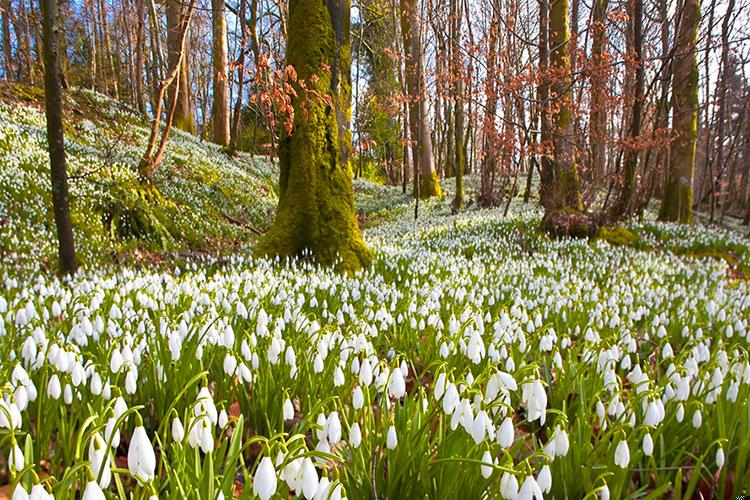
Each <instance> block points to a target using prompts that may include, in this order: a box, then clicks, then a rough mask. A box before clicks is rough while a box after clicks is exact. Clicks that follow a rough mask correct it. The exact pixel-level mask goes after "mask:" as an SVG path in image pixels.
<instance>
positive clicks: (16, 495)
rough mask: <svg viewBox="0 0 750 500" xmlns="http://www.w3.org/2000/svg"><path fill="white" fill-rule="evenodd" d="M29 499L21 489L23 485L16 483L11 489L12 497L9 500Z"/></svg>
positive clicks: (26, 493) (27, 494) (23, 489)
mask: <svg viewBox="0 0 750 500" xmlns="http://www.w3.org/2000/svg"><path fill="white" fill-rule="evenodd" d="M30 498H31V497H30V496H29V493H28V492H27V491H26V489H25V488H24V487H23V483H18V484H17V485H16V487H15V488H13V496H12V497H11V500H29V499H30Z"/></svg>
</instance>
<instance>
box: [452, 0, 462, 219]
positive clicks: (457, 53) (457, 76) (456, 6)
mask: <svg viewBox="0 0 750 500" xmlns="http://www.w3.org/2000/svg"><path fill="white" fill-rule="evenodd" d="M451 6H452V9H451V11H452V17H453V19H452V21H453V37H452V38H453V40H452V42H453V51H452V56H453V61H452V66H453V72H454V90H453V103H454V108H455V110H454V112H453V114H454V116H455V117H456V125H455V136H456V161H455V167H456V169H455V172H454V173H455V175H456V194H455V196H454V198H453V203H452V205H451V206H452V209H453V212H454V213H455V212H457V211H458V210H460V209H461V208H462V207H463V205H464V163H465V158H464V100H463V92H464V88H463V78H464V74H463V61H462V57H461V19H462V18H463V15H462V13H461V1H460V0H452V3H451Z"/></svg>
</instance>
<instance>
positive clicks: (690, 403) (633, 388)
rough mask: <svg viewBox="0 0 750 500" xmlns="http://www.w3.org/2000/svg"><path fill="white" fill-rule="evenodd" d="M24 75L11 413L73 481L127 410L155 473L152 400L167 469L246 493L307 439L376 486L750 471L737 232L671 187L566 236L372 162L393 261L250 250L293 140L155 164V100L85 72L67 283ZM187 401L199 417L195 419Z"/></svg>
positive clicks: (705, 483) (460, 487) (478, 486)
mask: <svg viewBox="0 0 750 500" xmlns="http://www.w3.org/2000/svg"><path fill="white" fill-rule="evenodd" d="M22 92H23V89H15V90H9V89H8V88H2V89H0V96H2V98H0V101H3V102H0V224H1V225H2V226H1V227H0V229H2V230H1V231H0V252H2V255H1V257H0V265H1V266H2V267H1V269H2V273H0V279H2V283H3V287H4V288H3V293H2V295H0V374H2V375H3V380H7V381H9V382H8V383H7V384H5V385H3V386H0V392H2V396H3V398H0V407H4V408H7V407H9V406H8V405H10V406H13V407H14V408H16V407H18V413H14V414H13V415H18V417H14V416H13V415H10V413H8V414H9V415H10V417H9V418H10V420H14V421H15V422H16V423H17V424H18V425H17V427H16V429H15V431H14V432H15V437H14V438H13V439H16V440H17V442H18V443H19V445H20V446H22V447H23V449H24V453H25V454H26V456H27V457H34V458H35V460H34V461H33V462H34V465H33V466H32V467H33V468H35V471H36V472H37V473H38V474H39V475H40V476H45V475H47V474H50V475H53V476H55V479H54V480H53V481H51V488H52V489H53V491H54V492H55V494H56V497H57V498H63V499H64V498H69V497H71V496H72V495H71V492H73V493H75V488H76V486H75V485H76V484H78V485H79V488H80V485H83V484H84V483H85V482H86V481H87V480H88V479H87V475H86V473H85V472H83V471H82V469H81V468H76V467H75V466H76V465H82V464H84V462H85V461H86V458H87V457H86V456H85V453H84V452H83V451H82V450H84V449H85V447H86V446H87V444H86V443H89V442H93V441H94V440H95V439H97V438H96V437H95V436H93V435H92V430H91V429H92V428H96V429H99V430H100V431H101V432H102V433H104V435H105V439H106V438H107V436H108V434H107V433H111V428H110V423H111V424H115V426H116V427H117V428H120V429H121V430H122V436H121V441H120V444H119V446H114V447H113V451H112V453H113V458H114V462H115V463H116V464H117V466H118V467H119V468H117V469H114V470H113V472H112V475H113V476H114V479H113V483H115V484H116V487H117V491H118V494H119V495H120V497H123V495H124V492H125V491H128V490H131V489H137V490H139V491H140V492H142V493H144V494H145V492H146V489H145V486H143V485H141V486H139V485H138V484H137V483H136V481H135V480H134V479H133V478H132V477H130V476H129V475H128V472H127V469H126V468H125V467H127V465H128V458H127V455H128V450H129V443H130V436H131V435H132V430H133V424H134V420H135V419H134V418H130V420H128V421H125V416H126V415H132V413H134V412H138V413H139V414H140V415H141V418H142V420H143V423H144V426H145V428H146V431H147V433H148V436H149V438H150V439H152V440H153V442H154V443H157V442H158V443H159V445H158V451H159V452H158V455H157V456H158V459H157V460H156V467H157V470H156V475H155V479H154V482H153V483H151V486H153V487H154V488H156V489H157V491H159V492H160V496H161V497H164V498H167V497H170V496H169V495H173V496H179V492H178V491H177V486H175V485H190V486H191V487H195V488H199V491H200V492H201V493H200V497H201V498H216V497H217V492H218V491H219V490H221V492H222V494H223V495H224V496H225V497H227V498H229V497H230V496H231V495H232V494H233V493H234V494H240V493H242V492H245V493H246V496H249V485H250V484H251V483H252V482H253V480H254V476H253V474H255V472H254V471H255V470H256V469H255V467H256V464H257V463H258V460H257V459H258V458H259V457H260V456H268V457H271V458H272V459H274V460H275V462H274V463H275V467H276V470H275V473H280V472H281V471H282V470H284V471H285V472H284V474H282V475H281V479H280V480H279V482H278V493H280V494H281V496H282V497H285V495H287V496H288V491H289V490H292V489H295V488H297V490H298V493H299V488H300V484H301V483H300V482H299V481H297V482H295V481H296V480H295V479H294V478H295V477H298V473H299V471H300V470H301V469H300V467H301V465H300V464H301V463H303V462H304V461H305V460H310V457H313V458H314V459H315V461H316V462H315V463H316V464H318V465H317V467H316V466H314V465H313V464H312V462H311V463H310V465H309V467H307V468H306V469H305V471H307V472H305V474H307V475H308V479H310V478H311V477H312V476H311V475H312V474H313V473H314V475H315V485H316V488H319V489H320V491H324V488H326V487H327V488H328V490H325V492H330V490H331V489H332V488H334V487H338V486H334V485H340V486H341V487H342V488H343V489H344V490H345V491H346V493H347V495H348V498H352V499H359V498H372V497H373V496H379V497H388V498H424V497H425V496H426V497H431V498H438V497H439V498H484V497H487V498H496V497H499V496H500V495H501V494H502V495H505V496H508V495H507V493H508V491H509V490H508V488H511V490H512V478H515V479H516V480H517V481H518V484H516V488H518V486H519V484H521V485H522V489H523V488H526V487H527V486H528V488H532V487H533V485H532V484H531V483H529V482H528V480H529V478H536V479H535V481H538V485H539V486H540V487H542V488H544V489H545V490H549V491H551V493H552V494H553V495H554V496H555V497H557V498H564V497H570V498H582V497H583V496H584V495H585V494H586V493H587V492H592V491H600V490H601V489H602V488H603V487H604V485H605V484H606V485H607V487H608V488H609V490H610V491H611V495H612V497H613V498H620V497H624V496H625V494H626V493H632V494H633V496H639V495H642V494H644V493H651V494H652V496H653V497H661V496H672V495H674V496H677V497H679V496H683V495H684V496H685V497H687V498H690V497H691V496H692V495H693V494H697V493H696V492H700V493H701V494H703V495H704V497H711V496H718V497H724V495H725V494H726V495H729V494H730V493H734V494H739V493H743V492H744V493H747V492H748V490H749V489H750V465H749V464H750V456H749V455H750V414H748V411H750V410H748V408H749V407H748V405H747V401H748V398H749V397H750V363H749V362H748V355H747V344H748V342H749V341H750V324H749V323H750V280H748V277H749V276H750V239H748V238H747V237H746V236H744V235H742V234H740V233H739V232H737V231H732V230H727V229H721V228H708V227H704V226H702V225H699V224H695V225H693V226H681V225H674V224H663V223H658V222H655V221H654V220H653V214H651V213H649V214H647V217H646V220H644V221H640V222H636V221H634V222H631V223H628V224H625V225H623V226H621V227H617V228H607V229H604V230H602V231H601V232H600V233H599V237H598V238H595V239H592V240H572V239H560V240H553V239H550V238H549V237H548V236H547V235H546V234H544V233H542V232H540V231H539V230H538V225H539V221H540V219H541V210H540V209H539V207H538V204H536V203H530V204H527V205H524V204H522V203H521V202H520V201H514V202H513V203H512V204H511V205H510V207H509V210H508V214H507V215H503V213H502V210H499V209H481V210H480V209H477V208H476V207H473V206H469V207H467V208H466V209H465V210H463V211H461V212H460V213H459V214H457V215H453V214H451V212H450V194H451V190H452V183H451V182H450V181H449V182H445V183H444V188H445V190H446V192H447V194H446V197H445V198H444V199H442V200H429V201H425V202H422V203H420V205H419V210H420V214H419V218H418V219H417V220H415V219H414V217H413V210H414V205H413V203H412V202H411V201H410V197H409V196H408V195H403V194H401V191H400V189H399V188H390V187H385V186H380V185H377V184H373V183H371V182H368V181H364V180H357V181H355V199H356V205H357V210H358V212H359V214H360V215H359V217H360V223H361V225H362V226H363V227H364V230H363V233H364V238H365V241H366V243H367V244H368V245H369V246H370V248H372V249H373V251H374V255H375V258H374V263H373V266H372V267H371V268H368V269H366V270H364V271H362V272H361V273H359V274H357V275H354V276H343V275H339V274H337V273H334V272H332V271H331V270H329V269H320V268H317V267H315V266H313V265H311V264H310V263H309V262H305V261H300V262H296V263H290V264H288V265H286V266H278V265H275V264H273V263H272V262H269V261H266V260H258V259H251V258H249V255H250V252H249V250H250V246H251V242H252V240H253V238H254V237H255V235H256V231H263V230H264V229H265V228H266V227H268V224H269V223H270V221H271V217H272V214H273V207H274V204H275V203H276V194H275V189H276V187H275V182H276V181H275V179H276V174H277V172H276V170H275V169H274V168H273V166H272V165H271V164H269V162H268V161H266V160H263V159H260V158H253V157H250V156H248V155H244V154H240V155H238V156H237V157H236V158H230V157H228V156H227V155H226V154H224V153H223V152H222V151H221V150H220V149H219V148H217V147H216V146H214V145H212V144H209V143H207V142H201V141H199V140H197V139H195V138H191V137H189V136H187V135H185V134H182V133H180V132H176V133H175V134H174V136H173V138H172V139H170V146H169V150H168V154H167V155H166V159H165V162H164V164H163V165H162V166H161V167H160V169H159V171H158V172H157V175H156V178H155V180H154V184H153V186H152V187H148V188H145V187H143V186H142V185H141V184H140V183H139V182H138V179H137V178H136V176H135V174H134V169H135V165H136V164H137V161H138V158H139V155H140V153H141V147H142V146H141V145H142V144H143V143H144V141H145V136H146V133H147V132H146V124H144V123H142V122H141V121H139V119H138V118H137V117H135V116H134V115H133V114H132V113H129V112H128V111H127V110H124V109H122V108H120V107H119V106H117V105H115V104H114V103H113V102H112V101H110V100H108V99H105V98H102V97H101V96H97V95H96V94H91V93H87V92H73V93H71V94H70V95H69V96H68V97H67V103H66V106H68V109H69V110H70V111H71V113H69V115H70V114H74V115H75V116H77V117H78V118H76V119H73V120H72V121H71V122H69V124H68V130H66V132H67V137H68V159H69V166H70V174H71V177H72V179H71V188H72V202H73V219H74V224H75V230H76V237H77V240H76V242H77V244H78V249H79V254H80V255H81V258H82V260H83V262H84V264H86V267H85V271H84V272H82V273H79V274H78V275H77V276H76V277H74V278H72V279H71V280H70V281H67V282H63V281H61V280H60V279H59V278H56V277H54V276H53V275H51V274H50V273H44V272H42V273H39V272H38V271H43V270H46V269H48V268H49V267H50V266H51V264H50V263H51V262H54V237H53V236H54V231H53V228H54V226H53V224H52V221H51V217H50V215H49V212H50V211H49V208H48V200H49V187H48V179H47V157H46V154H47V153H46V148H45V134H44V117H43V115H42V114H41V113H40V111H39V108H38V105H39V97H40V96H39V95H38V94H35V95H27V96H26V97H25V98H24V99H25V102H26V103H27V104H24V105H19V104H18V99H19V97H22V98H23V95H22ZM8 96H12V97H8ZM76 110H77V111H76ZM174 256H178V257H184V258H180V259H178V261H175V260H173V259H172V257H174ZM115 262H119V263H120V265H117V266H113V265H112V263H115ZM162 262H163V263H164V264H165V265H163V266H161V265H158V264H160V263H162ZM144 264H148V265H144ZM19 367H20V368H19ZM201 388H203V389H202V390H201V392H199V390H200V389H201ZM9 391H11V392H9ZM207 393H210V397H207V396H206V394H207ZM196 394H198V396H197V398H196ZM115 401H116V403H115ZM362 401H365V402H367V404H363V402H362ZM3 405H5V406H3ZM141 405H143V406H141ZM199 407H200V408H199ZM42 408H44V410H42ZM113 408H114V410H115V412H116V413H115V414H118V412H119V415H120V416H122V417H123V420H122V421H120V424H119V426H118V425H116V422H114V421H112V422H109V420H110V416H111V414H112V410H113ZM14 411H15V410H14ZM123 412H127V413H123ZM222 413H223V417H219V419H218V420H217V419H216V418H211V417H210V416H211V415H213V416H214V417H215V416H216V415H217V414H222ZM3 415H4V414H0V432H1V431H2V428H3V420H2V417H3ZM175 416H179V418H180V419H182V422H183V423H184V424H185V428H187V429H193V430H189V431H188V434H189V436H188V437H186V438H185V439H184V440H179V439H178V440H177V441H179V442H178V443H173V442H172V438H173V436H172V434H171V433H173V432H174V431H173V430H170V428H171V429H174V424H172V427H170V422H171V421H172V419H173V418H174V417H175ZM225 418H226V419H228V420H225ZM209 420H210V422H209ZM5 422H6V424H7V422H8V420H6V421H5ZM108 422H109V423H108ZM195 422H198V425H197V426H196V425H193V426H192V427H191V426H190V425H189V424H190V423H193V424H195ZM217 422H218V423H219V427H220V429H219V430H217V429H216V428H215V427H216V424H217ZM105 426H106V428H105ZM227 426H230V427H231V432H229V431H228V430H227ZM6 427H7V425H6ZM696 428H700V429H701V430H700V432H696ZM195 429H198V431H197V432H198V434H196V433H195V431H194V430H195ZM205 429H208V430H207V431H206V430H205ZM285 432H286V434H284V433H285ZM62 436H64V437H63V438H61V437H62ZM110 436H111V435H110ZM99 439H100V438H99ZM118 440H120V436H119V435H118ZM183 441H184V442H183ZM2 442H3V443H5V441H2ZM259 443H262V446H261V444H259ZM654 444H655V445H656V446H655V447H654ZM2 446H3V447H4V446H5V445H4V444H3V445H2ZM102 446H104V445H103V444H102ZM199 447H200V449H203V451H204V452H206V453H205V454H200V453H199V451H198V449H199ZM240 447H242V449H243V450H245V452H244V453H243V454H242V457H240V456H239V455H238V454H235V453H234V452H230V451H231V450H237V449H240ZM623 447H625V448H627V450H626V451H627V453H625V451H623ZM92 449H94V450H96V449H99V448H96V447H91V446H90V445H89V455H92V452H91V450H92ZM211 450H214V451H213V453H208V451H211ZM3 453H4V449H0V458H2V457H1V455H3ZM238 453H239V452H238ZM99 462H100V463H101V459H99ZM323 463H326V464H327V466H326V467H322V466H321V464H323ZM290 468H291V469H290ZM303 468H304V467H303ZM2 470H3V471H4V470H5V469H2ZM310 470H312V472H310ZM318 470H319V472H318ZM207 471H211V472H210V473H209V472H207ZM227 471H231V473H228V472H227ZM643 471H646V472H647V473H643ZM318 474H320V476H321V477H320V483H318V479H319V478H318ZM323 475H325V478H323ZM457 477H462V478H463V479H464V480H462V481H456V478H457ZM8 479H9V478H7V477H0V484H2V483H3V482H6V481H7V480H8ZM324 479H325V481H327V482H325V484H326V485H327V486H321V485H323V484H324ZM310 480H311V479H310ZM306 481H307V479H306ZM24 482H25V484H27V486H28V487H30V483H31V475H30V474H26V476H25V479H24ZM509 482H510V483H509ZM274 484H276V483H275V482H274ZM509 484H510V486H509ZM534 484H537V483H536V482H535V483H534ZM107 485H108V486H109V482H108V483H107ZM112 490H113V486H110V492H111V493H112V494H114V491H112ZM376 492H377V495H376ZM324 497H325V495H324V496H321V498H324ZM170 498H171V497H170Z"/></svg>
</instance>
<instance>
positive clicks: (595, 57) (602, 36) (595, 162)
mask: <svg viewBox="0 0 750 500" xmlns="http://www.w3.org/2000/svg"><path fill="white" fill-rule="evenodd" d="M607 9H608V1H607V0H594V12H593V13H592V16H593V18H592V23H591V60H592V69H593V73H592V74H591V105H590V114H589V122H590V124H589V145H590V148H591V170H592V175H593V184H594V186H600V185H601V183H602V181H603V180H604V178H605V176H606V147H605V145H606V138H607V111H606V101H607V88H606V85H607V80H608V79H609V78H608V74H609V68H607V67H605V65H606V61H604V60H603V53H604V47H605V45H606V43H607V25H606V22H607Z"/></svg>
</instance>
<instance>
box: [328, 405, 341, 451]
mask: <svg viewBox="0 0 750 500" xmlns="http://www.w3.org/2000/svg"><path fill="white" fill-rule="evenodd" d="M325 425H326V431H327V432H326V434H327V436H328V441H329V442H330V443H331V444H336V443H338V442H339V441H341V420H339V412H337V411H332V412H331V413H330V414H329V415H328V419H327V420H326V424H325Z"/></svg>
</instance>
